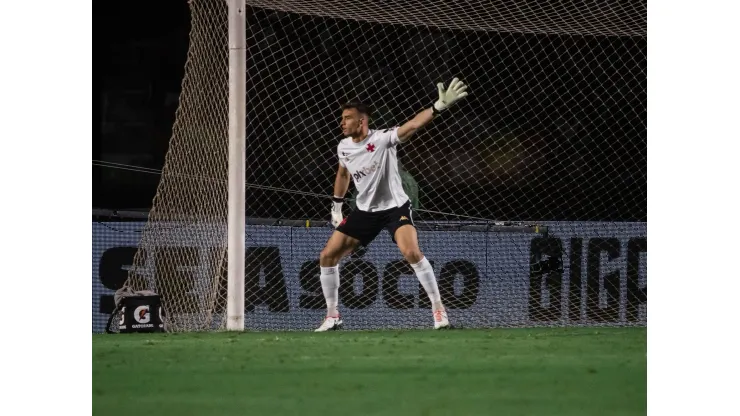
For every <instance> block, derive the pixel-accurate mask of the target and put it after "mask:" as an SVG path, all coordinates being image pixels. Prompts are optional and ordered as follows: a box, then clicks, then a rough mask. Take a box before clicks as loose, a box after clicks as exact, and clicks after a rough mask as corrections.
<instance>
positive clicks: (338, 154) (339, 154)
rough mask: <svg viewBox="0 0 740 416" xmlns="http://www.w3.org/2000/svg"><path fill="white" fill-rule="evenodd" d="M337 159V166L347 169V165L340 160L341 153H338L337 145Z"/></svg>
mask: <svg viewBox="0 0 740 416" xmlns="http://www.w3.org/2000/svg"><path fill="white" fill-rule="evenodd" d="M337 159H339V164H340V165H342V167H343V168H345V169H347V165H346V164H345V163H344V160H342V153H341V152H340V151H339V145H337Z"/></svg>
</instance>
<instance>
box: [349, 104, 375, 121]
mask: <svg viewBox="0 0 740 416" xmlns="http://www.w3.org/2000/svg"><path fill="white" fill-rule="evenodd" d="M350 108H354V109H355V110H357V112H359V113H361V114H365V115H367V116H368V118H370V117H372V115H373V114H372V111H373V110H372V109H371V108H370V106H369V105H368V104H365V103H363V102H362V101H358V100H352V101H349V102H346V103H344V104H342V111H344V110H349V109H350Z"/></svg>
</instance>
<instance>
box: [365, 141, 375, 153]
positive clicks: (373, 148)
mask: <svg viewBox="0 0 740 416" xmlns="http://www.w3.org/2000/svg"><path fill="white" fill-rule="evenodd" d="M367 151H368V152H374V151H375V145H374V144H372V143H368V144H367Z"/></svg>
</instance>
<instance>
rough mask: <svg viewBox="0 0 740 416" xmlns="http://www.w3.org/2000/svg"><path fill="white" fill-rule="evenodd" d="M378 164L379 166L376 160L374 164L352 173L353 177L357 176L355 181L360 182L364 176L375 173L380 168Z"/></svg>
mask: <svg viewBox="0 0 740 416" xmlns="http://www.w3.org/2000/svg"><path fill="white" fill-rule="evenodd" d="M378 166H379V163H378V161H377V160H376V161H375V162H373V164H372V165H370V166H367V167H364V168H362V169H360V170H358V171H357V172H355V173H353V174H352V177H354V178H355V183H357V182H359V181H360V179H362V178H364V177H365V176H367V175H370V174H371V173H373V172H375V171H376V170H378Z"/></svg>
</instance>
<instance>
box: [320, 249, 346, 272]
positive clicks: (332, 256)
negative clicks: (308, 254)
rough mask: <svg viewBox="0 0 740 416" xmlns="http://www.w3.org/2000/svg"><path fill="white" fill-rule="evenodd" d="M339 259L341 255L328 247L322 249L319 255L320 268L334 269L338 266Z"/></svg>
mask: <svg viewBox="0 0 740 416" xmlns="http://www.w3.org/2000/svg"><path fill="white" fill-rule="evenodd" d="M341 259H342V256H341V253H339V252H337V251H336V250H332V249H330V248H329V247H324V249H323V250H321V254H320V255H319V264H321V267H334V266H336V265H337V264H339V260H341Z"/></svg>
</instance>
